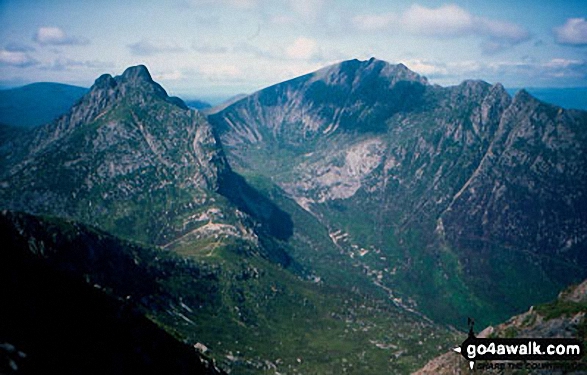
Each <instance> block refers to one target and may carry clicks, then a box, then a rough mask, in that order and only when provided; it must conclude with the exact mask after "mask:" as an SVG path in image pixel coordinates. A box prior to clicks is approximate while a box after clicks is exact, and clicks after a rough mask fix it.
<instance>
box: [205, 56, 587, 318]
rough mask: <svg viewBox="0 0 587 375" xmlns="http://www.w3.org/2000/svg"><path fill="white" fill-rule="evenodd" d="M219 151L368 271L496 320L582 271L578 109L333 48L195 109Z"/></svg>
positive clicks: (583, 127)
mask: <svg viewBox="0 0 587 375" xmlns="http://www.w3.org/2000/svg"><path fill="white" fill-rule="evenodd" d="M209 119H210V122H211V123H212V124H213V126H214V127H215V129H217V130H218V132H219V134H220V139H221V141H222V143H223V145H224V147H225V152H226V154H227V157H228V160H229V162H230V163H231V165H232V166H233V167H234V168H236V169H237V170H239V171H243V172H244V173H249V174H258V175H264V176H266V177H267V178H270V179H271V180H272V181H273V182H274V183H275V184H277V185H278V186H280V187H281V188H282V189H283V190H284V192H285V194H287V195H288V196H289V197H292V198H293V199H295V200H296V202H297V203H298V204H299V205H300V206H302V207H304V208H305V209H306V210H308V211H309V212H311V213H312V214H313V215H314V216H315V217H316V218H318V220H319V221H320V222H321V224H322V225H323V226H324V227H325V228H327V230H328V232H329V234H330V237H331V239H332V241H333V242H334V244H335V245H336V246H338V247H340V248H341V250H342V251H343V253H346V254H347V255H348V256H349V257H351V258H352V262H353V263H355V264H356V266H357V267H358V268H359V269H361V268H364V269H368V270H369V272H370V273H371V274H372V275H373V283H375V284H379V285H381V286H382V287H384V288H386V290H392V291H393V292H394V295H395V296H397V297H400V298H401V297H403V299H404V300H411V301H412V303H411V305H412V307H414V308H416V309H418V310H420V311H423V312H425V313H426V314H428V315H429V316H431V317H433V318H434V319H439V320H441V321H444V322H446V323H453V324H454V322H455V321H458V320H456V319H457V317H461V318H462V317H464V316H467V315H468V316H475V317H477V318H478V319H479V321H482V322H485V323H489V322H497V321H499V320H501V319H504V318H506V317H508V316H509V315H511V313H512V312H514V311H520V310H522V309H525V308H527V306H529V305H530V304H532V303H534V302H536V301H545V300H548V299H549V298H552V297H553V296H555V295H556V293H557V292H558V291H559V290H560V289H561V288H562V287H564V286H565V285H568V284H569V283H571V282H577V281H580V280H582V279H583V278H584V277H586V276H587V271H586V270H587V267H586V265H587V251H586V246H587V217H586V216H585V213H586V212H587V185H586V184H585V181H587V113H586V112H583V111H577V110H564V109H561V108H559V107H555V106H552V105H548V104H545V103H542V102H540V101H538V100H536V99H535V98H533V97H532V96H530V95H529V94H528V93H527V92H525V91H520V92H518V93H517V94H516V95H515V96H514V97H513V98H512V97H510V96H509V95H508V94H507V92H506V91H505V89H504V88H503V87H502V85H500V84H495V85H490V84H488V83H486V82H482V81H465V82H463V83H462V84H460V85H458V86H453V87H440V86H437V85H430V84H429V83H428V82H427V80H426V79H425V78H423V77H421V76H419V75H417V74H416V73H414V72H411V71H410V70H408V69H407V68H406V67H405V66H403V65H401V64H400V65H390V64H388V63H386V62H384V61H379V60H376V59H371V60H369V61H357V60H352V61H346V62H342V63H340V64H337V65H333V66H330V67H327V68H324V69H321V70H319V71H317V72H315V73H311V74H308V75H305V76H302V77H299V78H296V79H293V80H290V81H287V82H283V83H280V84H277V85H275V86H272V87H269V88H267V89H264V90H261V91H259V92H257V93H255V94H253V95H251V96H249V97H247V98H244V99H241V100H240V101H239V102H237V103H235V104H233V105H232V106H229V107H228V108H226V109H225V110H223V111H221V112H219V113H217V114H214V115H212V116H210V117H209Z"/></svg>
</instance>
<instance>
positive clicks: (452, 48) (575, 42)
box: [0, 0, 587, 97]
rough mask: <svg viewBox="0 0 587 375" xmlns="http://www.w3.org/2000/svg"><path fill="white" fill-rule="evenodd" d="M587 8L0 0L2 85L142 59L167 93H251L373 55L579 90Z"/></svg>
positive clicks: (449, 77) (438, 75)
mask: <svg viewBox="0 0 587 375" xmlns="http://www.w3.org/2000/svg"><path fill="white" fill-rule="evenodd" d="M586 17H587V2H585V1H584V0H581V1H573V0H570V1H564V2H553V1H540V0H534V1H526V0H521V1H520V0H517V1H511V0H509V1H502V0H494V1H486V0H485V1H476V0H468V1H466V0H463V1H452V2H440V1H418V2H411V1H382V0H371V1H368V0H367V1H350V0H348V1H344V0H342V1H334V0H291V1H288V0H284V1H275V0H273V1H271V0H170V1H149V0H142V1H135V0H127V1H124V2H121V1H90V0H77V1H75V0H70V1H58V0H51V1H49V0H47V1H43V0H34V1H33V0H31V1H27V0H18V1H12V0H0V24H1V25H2V26H1V27H0V85H1V86H4V87H7V86H15V85H22V84H26V83H30V82H38V81H53V82H63V83H70V84H76V85H82V86H90V85H91V84H92V82H93V81H94V80H95V78H96V77H98V76H99V75H100V74H102V73H105V72H107V73H111V74H113V75H116V74H120V73H121V72H122V71H123V70H124V69H125V68H126V67H127V66H130V65H136V64H145V65H147V67H148V68H149V70H150V71H151V74H152V75H153V77H154V78H155V79H156V80H157V81H159V82H160V83H161V84H162V85H163V86H164V87H165V88H166V89H167V90H168V91H169V92H171V93H172V94H175V95H183V96H194V97H198V96H199V97H214V96H230V95H233V94H237V93H241V92H245V93H250V92H253V91H255V90H258V89H260V88H263V87H265V86H268V85H271V84H273V83H277V82H280V81H283V80H286V79H289V78H293V77H296V76H298V75H301V74H304V73H308V72H311V71H313V70H316V69H318V68H320V67H323V66H325V65H329V64H332V63H336V62H339V61H342V60H348V59H353V58H358V59H361V60H363V59H368V58H370V57H371V56H374V57H376V58H378V59H382V60H386V61H388V62H390V63H399V62H402V63H404V64H405V65H407V66H408V67H409V68H411V69H412V70H414V71H416V72H418V73H420V74H422V75H425V76H427V77H428V78H429V80H430V81H431V82H432V83H437V84H440V85H453V84H458V83H460V82H461V81H462V80H464V79H469V78H472V79H483V80H485V81H488V82H490V83H496V82H501V83H503V84H504V85H505V86H507V87H578V86H587V20H586Z"/></svg>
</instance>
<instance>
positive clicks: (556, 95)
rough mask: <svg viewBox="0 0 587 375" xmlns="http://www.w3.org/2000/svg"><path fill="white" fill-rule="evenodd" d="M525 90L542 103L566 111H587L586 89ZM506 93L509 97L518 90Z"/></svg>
mask: <svg viewBox="0 0 587 375" xmlns="http://www.w3.org/2000/svg"><path fill="white" fill-rule="evenodd" d="M526 90H527V91H528V92H529V93H530V94H532V96H534V97H536V98H538V99H540V100H541V101H543V102H547V103H551V104H554V105H558V106H561V107H563V108H567V109H582V110H587V87H568V88H555V87H528V88H527V89H526ZM507 91H508V93H509V94H510V95H514V94H515V93H516V92H518V91H519V89H508V90H507Z"/></svg>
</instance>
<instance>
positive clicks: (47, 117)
mask: <svg viewBox="0 0 587 375" xmlns="http://www.w3.org/2000/svg"><path fill="white" fill-rule="evenodd" d="M87 91H88V89H87V88H84V87H78V86H71V85H65V84H62V83H51V82H39V83H32V84H30V85H26V86H22V87H17V88H12V89H7V90H0V123H3V124H6V125H13V126H19V127H27V128H32V127H36V126H39V125H44V124H46V123H48V122H50V121H52V120H54V119H56V118H57V117H59V116H61V115H62V114H64V113H65V112H67V111H68V110H69V108H70V107H71V106H72V105H73V104H74V103H75V102H77V101H78V100H79V99H80V98H81V97H82V96H83V95H84V94H85V93H86V92H87Z"/></svg>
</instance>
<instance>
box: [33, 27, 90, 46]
mask: <svg viewBox="0 0 587 375" xmlns="http://www.w3.org/2000/svg"><path fill="white" fill-rule="evenodd" d="M33 40H34V41H35V42H37V43H39V44H40V45H74V44H88V40H87V39H84V38H77V37H72V36H69V35H67V34H66V33H65V31H63V30H62V29H61V28H59V27H55V26H44V27H39V29H38V30H37V32H36V33H35V35H34V36H33Z"/></svg>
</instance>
